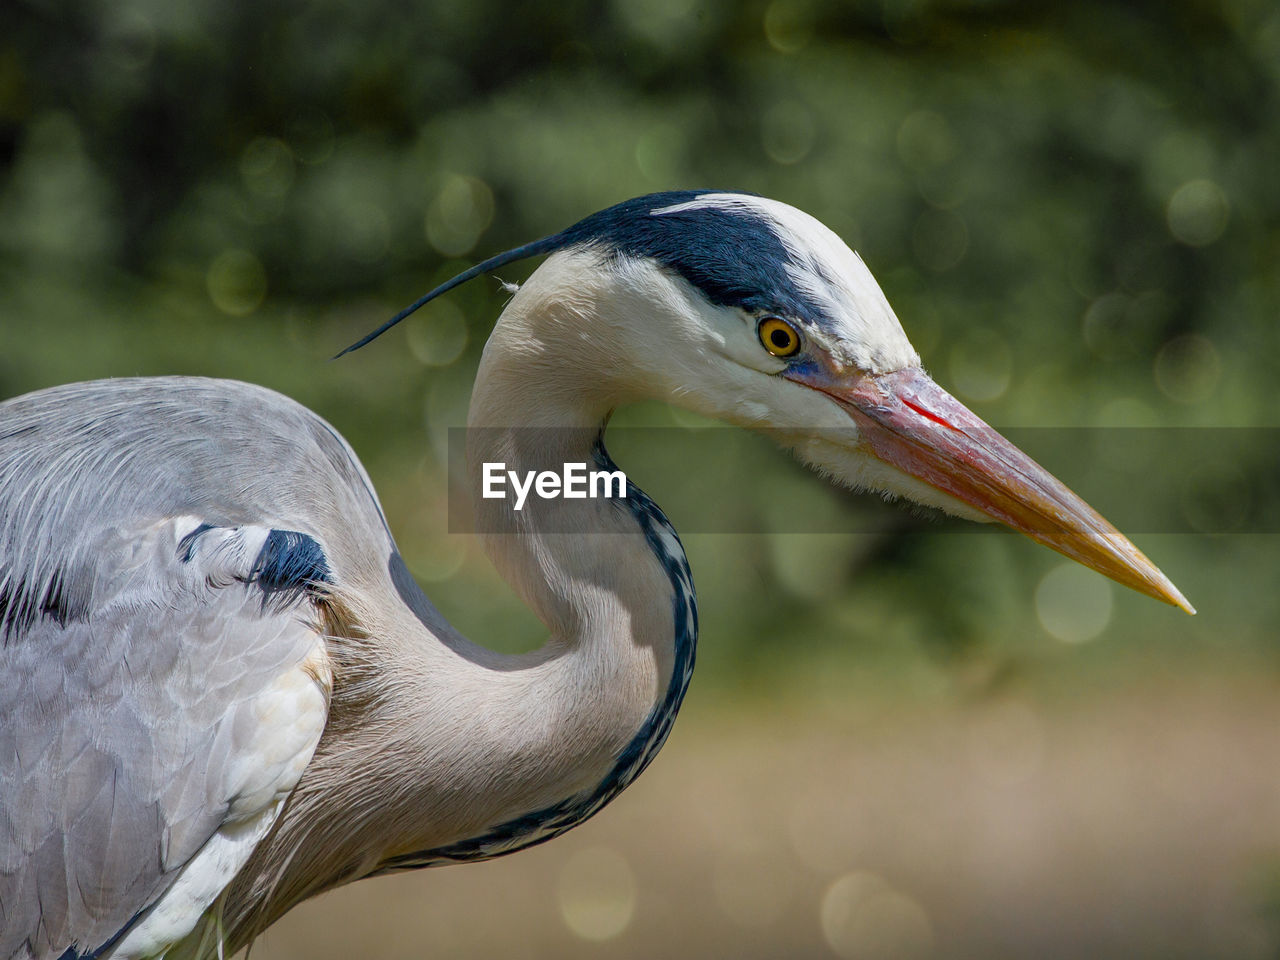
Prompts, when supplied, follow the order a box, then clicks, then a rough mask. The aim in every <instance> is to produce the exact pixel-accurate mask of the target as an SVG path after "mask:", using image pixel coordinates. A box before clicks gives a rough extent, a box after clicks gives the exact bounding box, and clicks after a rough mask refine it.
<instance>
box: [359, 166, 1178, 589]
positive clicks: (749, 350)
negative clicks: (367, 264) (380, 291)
mask: <svg viewBox="0 0 1280 960" xmlns="http://www.w3.org/2000/svg"><path fill="white" fill-rule="evenodd" d="M539 253H556V256H554V257H552V259H551V260H550V261H548V263H547V264H545V265H544V267H543V268H542V269H541V270H539V271H538V272H537V273H535V274H534V276H533V277H532V278H531V279H530V282H529V284H528V285H526V288H525V290H522V291H521V294H520V295H519V296H517V298H516V300H515V301H514V302H513V303H512V306H511V308H510V309H509V310H508V314H504V320H505V319H506V318H507V316H508V315H510V314H514V320H513V324H514V325H515V327H516V329H517V331H518V333H517V335H518V336H521V337H524V338H525V341H526V343H527V344H537V345H539V346H538V349H546V350H550V351H552V353H551V356H550V358H549V359H550V361H551V362H554V363H576V364H584V363H586V364H590V365H591V367H592V369H593V370H596V371H602V370H604V369H606V368H608V369H611V370H612V371H614V372H613V373H612V374H611V375H609V376H607V377H600V378H599V379H601V380H607V382H608V385H609V387H610V388H611V389H616V390H617V392H618V393H617V395H618V398H619V399H631V398H634V397H636V396H646V395H647V396H653V397H657V398H659V399H663V400H668V401H671V402H674V403H677V404H679V405H682V406H686V407H689V408H691V409H693V410H695V411H697V412H699V413H702V414H704V415H707V416H711V417H715V418H718V419H722V420H725V421H728V422H730V423H735V424H739V425H742V426H746V427H751V428H758V429H759V428H767V429H769V431H770V433H771V434H773V435H775V436H777V437H779V438H781V440H782V442H783V443H784V445H786V446H787V447H789V448H790V449H791V450H793V451H794V452H795V453H796V454H797V455H798V456H799V457H800V458H801V459H802V460H804V461H806V462H807V463H809V464H811V465H813V466H814V467H816V468H817V469H819V470H820V471H821V472H823V473H825V474H827V475H829V476H831V477H833V478H835V479H836V480H838V481H839V482H841V483H843V484H846V485H848V486H850V487H854V488H857V489H865V490H873V491H877V492H880V493H882V494H885V495H888V496H891V497H906V498H908V499H910V500H912V501H915V502H917V503H921V504H925V505H928V506H932V507H937V508H940V509H942V510H944V511H947V512H949V513H953V514H957V515H960V516H964V517H968V518H970V519H976V520H984V521H986V520H995V521H999V522H1001V523H1004V524H1007V525H1008V526H1010V527H1012V528H1014V529H1016V530H1018V531H1020V532H1022V533H1025V534H1027V535H1028V536H1030V537H1031V538H1033V539H1035V540H1037V541H1039V542H1041V543H1043V544H1045V545H1047V546H1049V547H1051V548H1053V549H1055V550H1058V551H1059V552H1061V553H1063V554H1065V555H1066V556H1069V557H1071V558H1073V559H1075V560H1078V561H1079V562H1081V563H1083V564H1085V565H1086V566H1089V567H1092V568H1093V569H1095V570H1097V571H1099V572H1101V573H1103V574H1105V575H1107V576H1109V577H1111V578H1113V579H1115V580H1116V581H1118V582H1120V583H1123V584H1125V585H1127V586H1130V587H1132V588H1134V589H1136V590H1138V591H1140V592H1142V593H1145V594H1148V595H1149V596H1152V597H1156V598H1157V599H1160V600H1163V601H1165V602H1167V603H1171V604H1174V605H1176V606H1179V607H1181V608H1183V609H1184V610H1187V611H1188V612H1194V611H1193V610H1192V608H1191V606H1190V604H1188V603H1187V601H1186V599H1185V598H1184V597H1183V596H1182V594H1181V593H1179V592H1178V590H1177V588H1176V587H1175V586H1174V585H1173V584H1172V583H1171V582H1169V580H1168V579H1167V578H1166V577H1165V576H1164V574H1163V573H1161V572H1160V571H1159V570H1158V569H1157V568H1156V567H1155V566H1154V565H1153V564H1152V563H1151V562H1150V561H1149V560H1148V559H1147V558H1146V557H1145V556H1143V555H1142V553H1141V552H1140V551H1138V549H1137V548H1136V547H1134V546H1133V544H1132V543H1130V542H1129V540H1128V539H1126V538H1125V537H1124V536H1123V535H1122V534H1120V533H1119V532H1118V531H1117V530H1116V529H1115V528H1114V527H1112V526H1111V525H1110V524H1109V523H1108V522H1107V521H1106V520H1104V519H1103V518H1102V517H1101V516H1100V515H1098V514H1097V513H1096V512H1095V511H1094V510H1093V509H1092V508H1090V507H1089V506H1088V505H1087V504H1086V503H1085V502H1084V501H1083V500H1081V499H1080V498H1079V497H1077V496H1076V495H1075V494H1073V493H1072V492H1071V491H1070V490H1069V489H1067V488H1066V487H1065V486H1064V485H1063V484H1061V483H1060V482H1059V481H1058V480H1056V479H1055V478H1054V477H1053V476H1052V475H1050V474H1049V473H1048V472H1047V471H1046V470H1044V469H1043V468H1042V467H1040V466H1039V465H1038V464H1036V463H1035V462H1034V461H1032V460H1031V459H1030V458H1029V457H1027V456H1026V455H1025V454H1023V453H1022V452H1021V451H1019V450H1018V449H1017V448H1016V447H1014V446H1013V445H1012V444H1011V443H1009V441H1007V440H1006V439H1004V438H1003V437H1002V436H1000V434H998V433H997V432H996V431H995V430H993V429H992V428H991V427H989V426H988V425H987V424H986V423H984V422H983V421H982V420H981V419H979V418H978V417H977V416H976V415H975V414H973V413H972V412H971V411H969V410H968V409H967V408H966V407H965V406H964V405H963V404H961V403H960V402H959V401H958V400H956V399H955V398H954V397H952V396H951V395H950V394H948V393H947V392H946V391H945V390H943V389H942V388H941V387H940V386H938V385H937V384H936V383H934V381H933V380H932V379H931V378H930V377H929V376H928V374H926V373H925V371H924V369H923V367H922V366H921V362H920V357H919V355H918V354H917V353H916V351H915V349H914V348H913V347H912V346H911V343H910V341H909V340H908V339H907V336H906V334H905V332H904V331H903V328H902V325H901V324H900V323H899V322H898V318H897V317H896V316H895V315H894V312H893V309H892V308H891V307H890V306H889V303H888V301H887V300H886V299H885V296H884V294H883V293H882V292H881V290H880V287H879V285H878V284H877V283H876V281H875V278H874V277H872V275H871V272H870V271H869V270H868V269H867V267H866V265H865V264H864V263H863V262H862V260H861V259H860V258H859V257H858V256H857V254H855V253H854V252H853V251H852V250H851V249H850V248H849V247H848V246H847V245H846V244H845V243H844V242H843V241H842V240H841V239H840V238H839V237H838V236H837V235H836V234H835V233H833V232H832V231H831V230H829V229H828V228H827V227H825V226H824V225H823V224H821V223H820V222H818V221H817V220H816V219H814V218H813V217H811V216H809V215H808V214H805V213H802V212H801V211H799V210H796V209H795V208H793V207H790V206H788V205H786V204H784V203H779V202H777V201H773V200H767V199H764V198H762V197H757V196H753V195H749V194H741V193H723V192H695V191H681V192H674V193H661V194H653V195H650V196H645V197H638V198H635V199H633V200H628V201H625V202H623V203H620V204H618V205H616V206H614V207H610V208H608V209H606V210H602V211H600V212H599V213H596V214H593V215H591V216H589V217H587V218H586V219H584V220H582V221H580V222H579V223H577V224H575V225H574V226H572V227H569V228H568V229H566V230H564V231H562V232H561V233H559V234H555V235H553V236H551V237H547V238H544V239H543V240H540V241H536V242H535V243H533V244H529V245H527V246H525V247H521V248H518V249H517V250H514V251H511V252H509V253H507V254H502V255H499V256H498V257H495V258H492V259H491V260H488V261H485V262H484V263H481V264H478V265H477V266H476V267H474V268H473V269H472V270H469V271H467V272H466V273H465V274H462V275H460V276H459V277H458V278H455V280H453V281H450V282H449V283H448V284H446V285H444V286H443V287H441V288H437V289H436V290H434V291H432V292H431V293H429V294H428V295H427V297H425V298H423V301H420V302H425V300H426V299H429V298H430V297H432V296H435V295H437V294H438V293H440V292H443V290H445V289H448V288H449V287H451V286H453V285H455V284H456V283H460V282H463V281H464V280H466V279H469V278H470V277H472V276H475V275H477V274H478V273H480V272H482V271H485V270H489V269H493V268H494V267H496V266H499V265H501V264H503V263H507V262H510V261H512V260H515V259H520V258H522V257H526V256H531V255H534V254H539ZM522 298H524V299H523V302H522ZM416 306H417V305H415V306H414V307H411V308H410V311H411V310H412V309H415V308H416ZM410 311H405V313H404V314H401V316H403V315H406V314H407V313H408V312H410ZM565 316H569V317H574V316H577V317H578V318H579V319H580V320H581V322H579V323H573V322H569V323H566V322H564V317H565ZM548 318H549V319H548ZM398 319H400V317H397V318H393V321H392V322H396V321H397V320H398ZM522 321H523V322H524V323H526V324H532V325H536V324H538V323H544V324H546V325H547V326H548V329H547V330H539V329H535V328H533V327H531V326H525V327H521V326H520V323H521V322H522ZM389 325H390V324H388V326H389ZM571 328H572V329H573V331H574V332H573V334H572V335H571V336H566V335H564V333H563V331H564V330H567V329H571ZM384 329H385V328H384ZM557 331H561V332H557ZM377 332H381V331H377ZM374 335H376V333H375V334H374ZM560 350H564V351H567V352H565V353H560V352H558V351H560ZM593 351H595V353H596V355H594V356H593V355H592V352H593ZM584 358H585V359H584Z"/></svg>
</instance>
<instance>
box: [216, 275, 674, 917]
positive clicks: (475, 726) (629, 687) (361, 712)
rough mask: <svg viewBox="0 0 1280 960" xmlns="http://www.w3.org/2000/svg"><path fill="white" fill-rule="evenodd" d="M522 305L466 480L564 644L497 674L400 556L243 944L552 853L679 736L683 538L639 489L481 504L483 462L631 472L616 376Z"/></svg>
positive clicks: (525, 594)
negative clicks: (612, 456) (480, 863)
mask: <svg viewBox="0 0 1280 960" xmlns="http://www.w3.org/2000/svg"><path fill="white" fill-rule="evenodd" d="M520 302H521V298H519V297H518V298H517V301H515V302H513V304H512V305H511V307H510V308H509V309H508V310H507V311H506V313H504V315H503V317H502V318H501V319H500V321H499V324H498V328H497V329H496V330H495V332H494V334H493V336H492V337H491V339H490V341H489V344H488V346H487V347H486V350H485V355H484V359H483V361H482V363H481V368H480V371H479V374H478V377H477V381H476V386H475V389H474V392H473V396H472V405H471V414H470V417H469V424H470V428H469V437H468V439H469V441H470V442H469V444H468V447H469V449H468V460H469V464H470V469H471V471H472V483H471V490H472V493H473V495H474V503H475V505H476V507H477V508H478V509H477V522H478V525H479V529H480V530H481V531H484V532H483V533H482V538H483V541H484V543H485V546H486V548H487V549H488V551H489V554H490V556H491V558H492V559H493V561H494V563H495V565H496V566H497V568H498V570H499V572H500V573H502V575H503V576H504V577H505V578H506V579H507V580H508V582H509V583H510V584H511V585H512V587H513V588H514V589H515V590H516V592H517V593H518V594H519V595H520V596H521V597H522V598H523V599H524V600H525V601H526V602H527V603H528V604H529V605H530V607H532V609H533V610H534V611H535V612H536V613H537V615H538V616H539V618H540V619H541V620H542V621H543V623H544V624H546V626H547V629H548V631H549V634H550V636H549V639H548V641H547V643H546V644H545V645H544V646H543V647H541V648H540V649H538V650H536V651H534V652H532V653H528V654H521V655H515V656H511V655H504V654H499V653H495V652H494V651H492V650H489V649H487V648H484V647H480V646H477V645H476V644H473V643H471V642H470V641H468V640H467V639H466V638H464V637H463V636H462V635H461V634H459V633H458V632H457V631H456V630H455V629H454V628H453V627H451V626H450V625H449V623H448V622H447V621H446V620H445V619H444V618H443V617H442V616H441V615H440V614H439V613H438V612H437V611H436V610H435V608H434V607H433V606H432V605H431V603H430V601H428V600H427V598H426V597H425V596H424V595H423V593H422V592H421V590H420V589H419V588H418V586H417V584H415V583H414V582H413V579H412V577H411V576H410V575H409V573H408V571H407V569H406V568H405V566H404V563H403V561H402V560H401V559H400V557H399V555H398V554H396V553H394V552H393V553H392V555H391V557H390V568H389V570H388V569H386V568H384V569H383V570H382V571H381V572H379V571H378V570H376V569H374V568H372V567H371V568H369V569H368V570H366V571H362V572H361V573H360V581H359V582H358V583H355V584H353V587H354V588H355V589H353V590H352V591H351V592H350V594H349V597H350V598H351V599H352V601H353V603H356V602H359V606H352V608H351V610H350V613H351V614H352V617H353V622H354V623H357V624H359V628H358V629H356V630H354V631H352V632H350V633H347V637H348V638H349V639H342V638H341V637H338V638H335V640H334V641H333V645H332V646H331V651H332V655H333V656H334V657H335V658H337V659H338V660H339V661H340V666H338V667H337V668H335V671H334V674H335V677H338V676H342V677H344V678H346V679H345V681H344V683H343V685H342V686H341V687H338V686H335V689H334V695H333V702H332V704H331V708H330V719H329V725H328V726H327V727H326V733H325V738H324V739H323V740H322V741H321V744H320V746H319V748H318V749H317V752H316V755H315V758H314V759H313V761H312V763H311V765H310V766H309V767H308V770H307V774H306V776H305V777H304V779H303V782H302V783H301V784H299V787H298V788H297V790H296V791H295V793H294V795H293V797H292V798H291V800H290V804H289V807H288V809H287V810H286V812H285V814H284V815H283V817H282V822H281V823H280V825H279V827H278V829H277V831H276V833H275V834H274V835H273V837H272V838H270V839H269V840H268V841H267V842H266V843H264V844H263V845H262V846H261V847H260V848H259V849H258V850H257V851H255V854H254V859H255V862H256V863H257V867H256V868H255V869H253V870H251V871H246V875H247V876H253V877H256V878H257V879H255V880H252V881H247V882H246V883H245V884H244V885H243V886H240V885H237V888H236V890H235V892H234V894H233V896H232V898H231V900H230V902H229V906H228V917H230V918H232V923H233V925H234V926H235V927H236V929H237V931H238V932H237V937H238V938H240V937H243V936H244V935H246V933H247V932H248V931H251V930H252V929H253V928H255V927H258V928H261V927H262V926H264V925H265V924H266V923H269V922H271V920H273V919H274V918H275V917H277V916H279V915H280V914H281V913H283V912H284V911H286V910H287V909H289V907H291V906H292V905H293V904H295V903H297V902H299V901H300V900H302V899H305V898H306V897H307V896H310V895H312V894H314V893H318V892H320V891H321V890H323V889H326V888H328V887H332V886H337V885H339V884H342V883H345V882H348V881H351V880H355V879H359V878H360V877H363V876H369V875H371V874H376V873H384V872H388V871H393V870H401V869H410V868H415V867H423V866H432V865H435V864H440V863H449V862H456V861H463V860H477V859H487V858H489V857H493V856H498V855H500V854H503V853H509V852H511V851H514V850H517V849H520V848H521V847H524V846H528V845H530V844H533V843H538V842H541V841H542V840H546V839H550V838H551V837H553V836H555V835H557V834H558V833H561V832H563V831H565V830H568V829H569V828H570V827H572V826H575V825H576V824H578V823H581V822H582V821H583V820H585V819H586V818H588V817H590V816H591V815H592V814H594V813H595V812H596V811H598V810H599V809H600V808H601V807H603V806H604V805H605V804H606V803H608V802H609V800H611V799H612V798H613V797H614V796H616V795H617V794H618V792H620V791H621V790H622V789H624V788H625V787H626V786H627V785H629V784H630V783H631V782H632V781H633V780H634V779H635V777H636V776H638V775H639V774H640V772H641V771H642V770H643V769H644V768H645V766H647V765H648V763H649V761H650V760H651V759H652V758H653V756H654V755H655V754H656V753H657V751H658V749H659V748H660V747H661V746H662V743H663V742H664V741H665V739H666V736H667V733H668V732H669V731H670V728H671V724H672V722H673V721H674V719H675V714H676V711H677V710H678V709H679V707H680V703H681V701H682V699H683V696H684V692H685V689H686V687H687V685H688V682H689V678H690V675H691V673H692V669H693V661H694V648H695V643H696V636H697V612H696V601H695V599H694V592H693V584H692V581H691V579H690V576H689V569H688V566H687V563H686V561H685V556H684V551H683V549H682V548H681V545H680V541H679V539H678V537H677V536H676V534H675V531H674V530H673V529H672V528H671V525H670V523H668V522H667V519H666V517H664V516H663V515H662V513H661V511H660V510H658V508H657V507H656V506H655V505H654V504H653V503H652V501H650V500H649V499H648V498H647V497H646V496H645V495H644V494H643V493H642V492H641V491H640V490H639V489H638V488H636V487H634V486H633V485H630V484H628V485H627V487H626V496H625V497H624V498H621V499H593V498H587V499H574V500H558V501H544V500H541V499H539V498H536V497H531V498H530V500H529V501H528V502H527V503H526V505H525V507H524V509H522V510H521V511H514V510H512V509H511V508H510V503H509V502H505V501H504V502H499V501H496V500H485V499H484V498H482V497H480V496H479V493H480V491H481V483H482V476H481V475H480V473H478V472H482V470H483V464H484V463H486V462H502V463H504V464H505V469H507V470H511V471H516V472H517V473H519V474H520V475H525V474H526V473H527V471H530V470H534V471H540V470H559V469H561V468H562V467H563V464H564V463H566V462H573V463H577V462H582V463H587V464H592V465H594V466H600V467H607V468H610V469H612V468H613V467H612V464H610V463H609V462H608V456H607V454H606V453H605V451H604V446H603V443H602V442H601V436H602V432H603V429H604V424H605V422H606V421H607V419H608V415H609V412H610V410H612V408H613V406H614V405H615V403H617V402H618V401H619V399H620V397H621V393H620V391H615V390H614V389H613V388H612V387H611V385H610V383H609V381H608V379H607V376H606V377H602V376H600V375H599V374H600V373H601V370H602V369H603V370H604V371H605V373H606V374H607V368H599V367H593V366H592V365H591V364H587V363H579V364H574V363H573V362H571V361H570V362H567V363H566V362H563V361H564V360H565V358H562V357H556V356H554V355H553V349H552V348H554V345H555V343H557V342H561V341H557V340H556V338H555V337H547V338H544V339H542V340H540V339H539V338H540V336H541V334H540V333H539V331H538V330H537V329H532V328H530V327H529V325H528V322H527V321H528V320H529V319H530V317H534V318H540V319H542V320H551V321H552V322H557V321H559V320H562V319H563V318H557V317H556V315H555V305H548V304H540V305H539V304H535V310H534V312H532V313H530V312H529V311H528V310H523V311H522V310H521V309H518V307H519V304H520ZM524 302H525V303H528V302H529V301H528V298H524ZM579 359H580V357H579ZM575 370H578V371H584V375H583V376H581V377H580V378H579V379H578V381H577V382H574V379H573V372H574V371H575ZM588 372H589V374H590V376H587V375H586V373H588ZM375 566H376V565H375ZM388 574H389V575H388ZM362 638H363V639H362ZM353 769H359V770H360V771H361V776H360V777H358V778H352V777H351V776H350V772H351V770H353ZM371 785H377V788H376V789H371Z"/></svg>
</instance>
